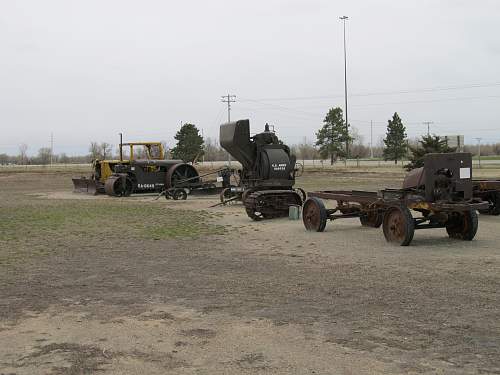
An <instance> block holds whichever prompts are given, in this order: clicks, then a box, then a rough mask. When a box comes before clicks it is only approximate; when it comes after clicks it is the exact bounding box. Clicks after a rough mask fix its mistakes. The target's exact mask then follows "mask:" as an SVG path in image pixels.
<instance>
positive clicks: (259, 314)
mask: <svg viewBox="0 0 500 375" xmlns="http://www.w3.org/2000/svg"><path fill="white" fill-rule="evenodd" d="M365 177H366V179H365ZM44 178H45V177H44V176H43V175H39V176H37V180H36V181H32V182H29V181H28V180H26V176H24V175H22V174H18V175H16V176H14V177H10V176H9V177H8V178H7V179H8V180H9V182H8V183H7V184H6V185H5V186H6V188H5V189H3V190H2V191H0V198H2V199H1V201H0V205H1V207H0V208H1V209H2V211H1V212H2V214H1V215H3V216H2V218H3V219H5V220H3V221H2V223H1V224H0V225H1V228H2V232H1V233H2V237H1V238H0V255H2V256H4V257H8V258H9V259H10V260H11V261H4V262H3V263H2V265H1V266H0V267H1V270H2V272H0V283H1V285H2V288H1V289H0V319H1V320H0V343H1V344H3V345H0V368H2V371H4V372H6V373H16V374H31V373H36V372H38V373H40V372H45V373H62V374H68V373H75V374H76V373H85V371H87V372H102V373H121V374H129V373H137V371H140V372H142V373H149V374H156V373H158V374H164V373H175V374H184V373H186V374H188V373H195V372H200V373H224V372H225V373H249V372H268V373H276V374H289V373H291V372H292V373H301V374H302V373H313V372H314V373H318V374H321V373H324V374H327V373H340V374H351V373H356V374H363V373H366V374H377V373H380V374H382V373H429V374H434V373H451V374H479V373H496V372H499V371H500V362H499V358H500V339H499V337H500V326H499V325H498V322H499V321H500V299H499V298H498V293H497V291H498V289H499V287H500V278H499V277H498V275H499V271H500V254H499V253H498V251H497V249H498V246H497V243H498V240H499V239H500V238H499V234H498V231H497V227H498V218H495V217H486V216H481V217H480V227H479V232H478V235H477V238H476V239H475V240H474V241H472V242H461V241H454V240H450V239H449V238H448V237H447V236H446V234H445V232H444V230H437V229H436V230H426V231H419V232H417V233H416V236H415V239H414V241H413V243H412V246H410V247H409V248H401V247H392V246H387V243H386V242H385V240H384V238H383V235H382V233H381V230H377V229H372V228H363V227H361V226H360V225H359V221H357V220H354V219H352V220H345V221H342V222H335V223H333V224H330V225H329V226H328V227H327V231H326V232H325V233H307V232H305V231H304V230H303V227H302V224H301V223H300V222H298V221H291V220H288V219H280V220H273V221H270V222H260V223H255V222H251V221H250V220H249V219H248V218H247V217H246V215H245V213H244V212H243V209H242V207H241V206H238V205H235V206H231V207H217V208H209V207H208V206H209V205H210V204H212V203H213V202H217V197H212V198H194V199H191V198H192V197H190V198H189V199H188V200H187V201H185V202H172V201H170V202H168V201H166V200H161V201H156V202H151V201H148V200H147V199H146V198H144V197H138V198H132V199H130V200H125V199H117V200H116V199H107V198H105V199H101V198H97V199H88V200H87V199H85V200H73V199H65V198H64V199H63V198H61V199H59V198H57V197H55V196H51V195H50V194H54V192H55V193H56V194H57V193H58V192H60V191H61V192H62V193H61V194H67V193H66V192H64V191H65V189H66V188H67V187H68V183H67V181H66V180H64V179H62V178H59V177H54V176H47V177H46V178H47V179H49V178H50V179H51V181H50V182H47V183H46V184H45V180H44ZM356 178H358V179H359V180H360V181H361V182H360V183H361V184H366V186H367V188H370V187H371V188H374V187H376V185H379V184H384V181H385V180H386V179H392V178H395V176H394V175H392V174H390V175H383V176H380V177H379V180H377V178H376V176H368V177H367V176H358V177H355V176H354V174H345V175H339V174H337V175H334V176H330V175H328V174H325V175H321V176H317V179H316V180H311V181H308V184H310V185H311V186H312V185H313V184H316V186H319V185H322V184H330V187H331V186H336V185H334V183H335V184H336V183H338V184H341V185H342V184H343V186H346V187H349V186H351V185H350V184H356V182H355V181H356ZM16 179H19V180H16ZM368 180H370V181H368ZM16 181H18V182H19V181H21V182H22V186H23V188H22V189H21V192H19V191H18V190H17V189H16ZM353 181H354V182H353ZM381 181H382V182H381ZM45 185H46V186H47V187H46V188H45V190H43V191H40V186H45ZM69 185H70V184H69ZM374 185H375V186H374ZM69 188H71V186H69ZM34 193H36V194H42V195H38V196H34V195H32V194H34ZM12 194H13V195H12ZM12 196H15V198H16V199H14V200H13V199H11V198H12ZM7 198H9V199H7ZM148 199H149V198H148ZM75 213H76V214H77V215H74V214H75ZM74 217H77V219H74ZM5 343H8V345H5ZM3 369H5V370H3ZM137 369H139V370H137ZM71 371H73V372H71Z"/></svg>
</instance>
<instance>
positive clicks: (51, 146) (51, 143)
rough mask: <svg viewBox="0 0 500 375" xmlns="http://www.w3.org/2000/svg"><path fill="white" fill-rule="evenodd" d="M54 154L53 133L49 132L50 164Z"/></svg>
mask: <svg viewBox="0 0 500 375" xmlns="http://www.w3.org/2000/svg"><path fill="white" fill-rule="evenodd" d="M52 155H54V133H50V165H52V161H53V157H52Z"/></svg>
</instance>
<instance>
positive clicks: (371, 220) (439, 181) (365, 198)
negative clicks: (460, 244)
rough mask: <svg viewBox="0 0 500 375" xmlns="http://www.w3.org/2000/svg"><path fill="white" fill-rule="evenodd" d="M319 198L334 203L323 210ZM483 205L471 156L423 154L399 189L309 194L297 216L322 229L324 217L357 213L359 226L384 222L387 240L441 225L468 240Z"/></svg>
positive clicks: (404, 241)
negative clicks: (474, 180)
mask: <svg viewBox="0 0 500 375" xmlns="http://www.w3.org/2000/svg"><path fill="white" fill-rule="evenodd" d="M320 198H322V199H329V200H335V201H337V207H336V208H334V209H327V208H325V205H324V204H323V202H322V201H321V199H320ZM488 207H489V204H488V202H485V201H482V200H481V199H479V198H475V197H474V196H473V183H472V157H471V154H469V153H448V154H427V155H426V156H425V159H424V167H422V168H417V169H414V170H412V171H411V172H410V173H409V174H408V175H407V176H406V178H405V180H404V182H403V188H402V189H384V190H381V191H378V192H369V191H318V192H310V193H308V199H307V200H306V202H305V203H304V207H303V214H302V218H303V222H304V226H305V227H306V229H307V230H312V231H318V232H322V231H323V230H324V229H325V226H326V221H327V220H336V219H341V218H349V217H359V219H360V221H361V224H362V225H363V226H369V227H375V228H378V227H380V226H381V225H383V231H384V236H385V238H386V240H387V241H388V242H392V243H396V244H399V245H401V246H407V245H409V244H410V242H411V241H412V239H413V234H414V231H415V230H416V229H429V228H446V232H447V233H448V235H449V237H451V238H456V239H461V240H468V241H470V240H472V239H473V238H474V236H475V235H476V231H477V228H478V219H477V213H476V210H485V209H488ZM410 210H413V211H416V212H419V213H420V214H421V216H420V217H413V216H412V214H411V211H410ZM338 212H340V213H338Z"/></svg>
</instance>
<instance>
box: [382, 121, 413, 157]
mask: <svg viewBox="0 0 500 375" xmlns="http://www.w3.org/2000/svg"><path fill="white" fill-rule="evenodd" d="M384 144H385V147H384V159H385V160H394V163H395V164H397V163H398V160H401V158H402V157H403V156H404V155H405V154H406V147H407V140H406V127H405V126H404V125H403V122H402V121H401V118H400V117H399V115H398V113H397V112H394V115H393V116H392V120H389V121H388V124H387V135H386V137H385V139H384Z"/></svg>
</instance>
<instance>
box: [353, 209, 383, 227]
mask: <svg viewBox="0 0 500 375" xmlns="http://www.w3.org/2000/svg"><path fill="white" fill-rule="evenodd" d="M359 221H360V222H361V225H362V226H364V227H370V228H379V227H380V226H381V225H382V222H383V221H384V217H383V216H382V214H380V213H379V212H378V211H368V212H365V213H362V214H361V216H360V217H359Z"/></svg>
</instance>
